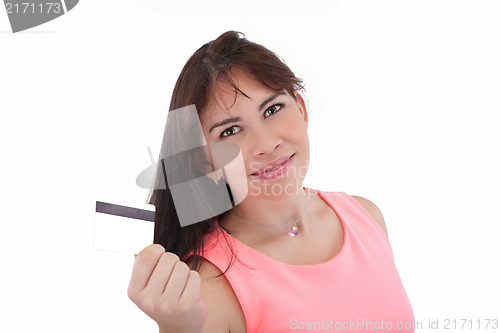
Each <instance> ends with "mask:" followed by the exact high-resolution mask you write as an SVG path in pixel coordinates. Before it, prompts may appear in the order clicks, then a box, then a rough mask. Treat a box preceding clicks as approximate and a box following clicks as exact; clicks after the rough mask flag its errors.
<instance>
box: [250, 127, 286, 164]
mask: <svg viewBox="0 0 500 333" xmlns="http://www.w3.org/2000/svg"><path fill="white" fill-rule="evenodd" d="M281 143H282V139H281V136H280V135H279V134H278V133H276V132H274V131H272V130H269V129H268V128H267V127H261V128H260V129H254V136H253V137H252V145H253V146H252V151H253V155H254V156H255V157H260V156H262V155H266V154H272V153H273V152H274V151H275V150H276V149H278V147H279V146H280V145H281Z"/></svg>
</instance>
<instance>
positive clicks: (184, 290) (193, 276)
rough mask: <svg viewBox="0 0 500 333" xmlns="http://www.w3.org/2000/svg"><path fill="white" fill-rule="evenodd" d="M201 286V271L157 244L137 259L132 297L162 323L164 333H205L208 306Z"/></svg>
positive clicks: (129, 289) (129, 293)
mask: <svg viewBox="0 0 500 333" xmlns="http://www.w3.org/2000/svg"><path fill="white" fill-rule="evenodd" d="M200 284H201V279H200V276H199V274H198V272H196V271H193V270H190V269H189V267H188V266H187V264H186V263H184V262H182V261H180V260H179V257H178V256H177V255H175V254H174V253H171V252H165V249H164V248H163V246H161V245H159V244H153V245H149V246H148V247H146V248H145V249H144V250H142V251H141V253H139V254H138V255H137V257H136V258H135V263H134V268H133V270H132V276H131V278H130V284H129V287H128V297H129V298H130V299H131V300H132V301H133V302H134V303H135V304H136V305H137V306H138V307H139V308H140V309H141V310H142V311H144V312H145V313H146V314H147V315H148V316H149V317H151V318H152V319H153V320H155V321H156V322H157V323H158V326H159V328H160V332H176V333H181V332H189V333H195V332H203V326H204V324H205V320H206V318H207V306H206V304H205V303H204V302H203V300H202V299H201V298H200Z"/></svg>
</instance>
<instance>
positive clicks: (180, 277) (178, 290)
mask: <svg viewBox="0 0 500 333" xmlns="http://www.w3.org/2000/svg"><path fill="white" fill-rule="evenodd" d="M188 275H189V267H188V265H186V263H185V262H182V261H178V262H176V263H175V266H174V269H173V271H172V274H171V275H170V278H169V279H168V283H167V286H166V287H165V292H164V293H163V297H164V298H165V299H166V301H167V302H169V303H172V304H176V303H178V302H179V299H180V297H181V294H182V291H183V290H184V287H185V286H186V282H187V280H188Z"/></svg>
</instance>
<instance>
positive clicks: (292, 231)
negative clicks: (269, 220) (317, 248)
mask: <svg viewBox="0 0 500 333" xmlns="http://www.w3.org/2000/svg"><path fill="white" fill-rule="evenodd" d="M307 207H309V196H307V204H306V208H305V209H304V212H303V213H302V215H301V216H300V217H299V218H298V219H297V220H295V221H294V222H292V223H285V224H271V225H270V224H260V223H255V222H252V221H250V220H247V219H246V218H244V217H243V216H240V215H238V214H236V213H235V212H234V211H233V210H231V212H233V214H234V215H236V216H238V217H239V218H240V219H242V220H244V221H246V222H248V223H251V224H255V225H260V226H264V227H280V226H290V225H292V224H293V226H292V229H290V230H289V231H288V235H289V236H292V237H295V236H297V234H298V233H299V230H298V229H297V222H299V221H300V219H301V218H303V217H304V215H305V214H306V211H307Z"/></svg>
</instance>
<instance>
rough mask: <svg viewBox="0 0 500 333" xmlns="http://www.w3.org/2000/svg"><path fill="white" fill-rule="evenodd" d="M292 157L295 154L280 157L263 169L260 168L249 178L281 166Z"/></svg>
mask: <svg viewBox="0 0 500 333" xmlns="http://www.w3.org/2000/svg"><path fill="white" fill-rule="evenodd" d="M293 155H295V154H292V155H288V156H285V157H282V158H280V159H277V160H276V161H274V162H272V163H269V164H268V165H266V166H264V167H263V168H260V169H259V170H257V171H256V172H254V173H252V174H251V176H258V175H260V174H262V173H264V172H266V171H268V170H271V169H274V168H276V167H279V166H281V165H283V164H284V163H285V162H286V161H288V160H289V159H290V158H291V157H292V156H293Z"/></svg>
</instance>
